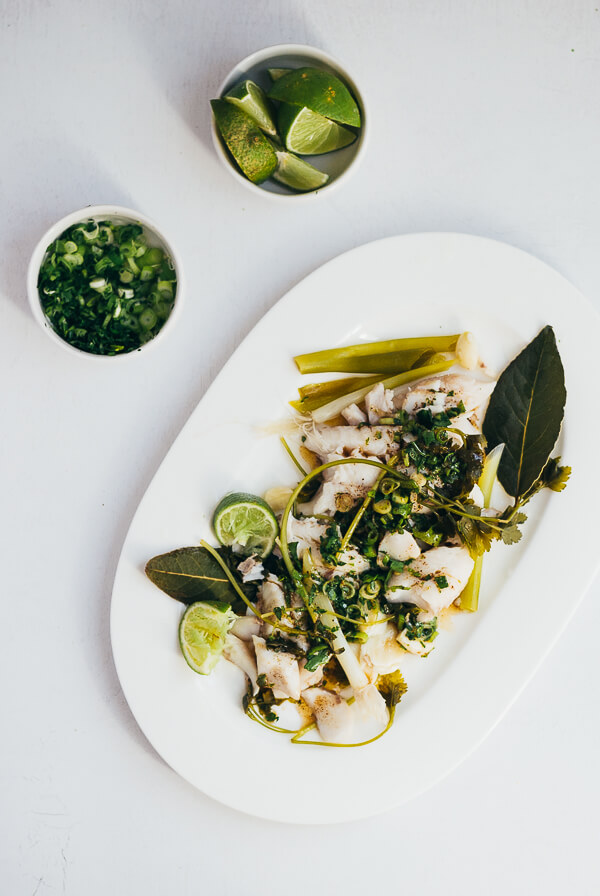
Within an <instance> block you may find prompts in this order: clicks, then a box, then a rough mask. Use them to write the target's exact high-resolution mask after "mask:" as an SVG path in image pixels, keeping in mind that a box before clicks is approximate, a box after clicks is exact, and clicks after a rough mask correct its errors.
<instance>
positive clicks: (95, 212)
mask: <svg viewBox="0 0 600 896" xmlns="http://www.w3.org/2000/svg"><path fill="white" fill-rule="evenodd" d="M90 220H92V221H113V222H114V223H116V224H141V225H142V227H143V228H144V234H145V236H146V239H147V241H148V245H149V246H156V247H158V248H160V249H162V250H163V252H165V254H166V255H168V256H169V258H170V259H171V261H172V263H173V267H174V270H175V276H176V278H177V285H176V289H175V302H174V304H173V309H172V311H171V313H170V315H169V317H168V318H167V320H166V321H165V323H164V324H163V326H162V327H161V329H160V330H159V331H158V333H157V334H156V336H155V337H154V338H153V339H151V340H150V341H149V342H145V343H144V344H143V345H141V346H140V347H139V348H138V349H134V350H133V351H130V352H124V353H123V354H122V355H97V354H94V353H93V352H86V351H83V350H82V349H79V348H75V346H73V345H71V344H70V343H68V342H66V340H64V339H63V338H62V337H61V336H59V335H58V333H57V332H56V331H55V330H54V329H53V327H52V324H51V323H50V321H49V320H48V318H47V317H46V315H45V314H44V311H43V309H42V305H41V302H40V296H39V292H38V287H37V281H38V275H39V272H40V267H41V265H42V262H43V260H44V256H45V254H46V251H47V249H48V247H49V246H50V245H51V243H53V242H54V240H55V239H57V237H59V236H60V235H61V233H63V232H64V231H65V230H67V229H68V228H69V227H72V226H73V224H78V223H79V222H84V221H90ZM183 293H184V284H183V270H182V265H181V260H180V258H179V254H178V252H177V250H176V249H175V248H174V246H173V244H172V243H171V242H170V240H168V239H167V237H166V236H165V234H164V233H163V231H162V230H160V229H159V228H158V227H157V226H156V224H155V223H154V222H153V221H151V220H150V219H149V218H147V217H146V216H145V215H141V214H140V213H139V212H136V211H134V210H133V209H130V208H122V207H121V206H119V205H90V206H88V207H87V208H81V209H79V210H78V211H76V212H71V214H70V215H65V217H64V218H61V219H60V221H57V222H56V224H53V225H52V227H50V228H49V229H48V230H47V231H46V233H45V234H44V235H43V237H42V238H41V239H40V241H39V242H38V244H37V246H36V247H35V249H34V250H33V254H32V256H31V259H30V261H29V267H28V269H27V296H28V298H29V304H30V306H31V311H32V313H33V316H34V317H35V319H36V320H37V322H38V323H39V325H40V326H41V327H42V328H43V330H44V332H45V333H46V334H47V335H48V336H49V337H50V339H52V341H53V342H55V343H57V344H58V345H61V346H62V347H63V348H64V349H67V351H69V352H71V354H76V355H79V357H85V358H95V359H98V360H101V361H114V360H115V359H119V358H131V357H135V356H137V355H139V354H140V352H142V351H144V352H146V351H147V350H148V349H149V348H150V347H152V346H156V345H157V344H158V343H159V342H162V340H163V339H164V338H165V336H166V335H167V333H169V332H170V331H171V330H172V329H173V327H174V326H175V322H176V320H177V318H178V317H179V315H180V313H181V306H182V302H183Z"/></svg>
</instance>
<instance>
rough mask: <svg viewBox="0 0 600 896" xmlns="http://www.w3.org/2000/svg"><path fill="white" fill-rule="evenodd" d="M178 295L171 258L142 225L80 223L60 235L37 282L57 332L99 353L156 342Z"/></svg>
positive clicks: (125, 349)
mask: <svg viewBox="0 0 600 896" xmlns="http://www.w3.org/2000/svg"><path fill="white" fill-rule="evenodd" d="M124 284H126V288H125V289H124V288H123V285H124ZM176 290H177V282H176V276H175V271H174V268H173V263H172V261H171V259H170V258H169V257H168V256H167V255H166V254H165V253H164V252H163V250H162V249H159V248H158V247H155V246H149V245H148V243H147V239H146V235H145V233H144V229H143V227H142V226H141V225H140V224H114V223H113V222H111V221H97V222H96V221H92V220H90V221H83V222H81V223H79V224H75V225H74V226H72V227H70V228H69V229H68V230H66V231H65V232H64V233H62V234H61V235H60V236H59V237H58V239H56V240H55V241H54V242H53V243H52V244H51V245H50V246H48V249H47V251H46V255H45V257H44V261H43V263H42V266H41V268H40V273H39V277H38V291H39V295H40V302H41V305H42V309H43V311H44V314H45V315H46V317H47V318H48V321H49V322H50V324H51V325H52V328H53V329H54V331H55V332H56V333H57V334H58V335H59V336H60V337H61V338H62V339H64V340H65V341H66V342H68V343H69V344H70V345H72V346H74V347H75V348H78V349H81V351H84V352H90V353H91V354H95V355H117V354H120V355H122V354H126V353H127V352H132V351H135V350H136V349H139V348H141V346H142V345H143V344H144V343H145V342H149V341H150V340H151V339H153V338H154V337H155V336H156V334H157V333H158V332H159V330H160V329H161V327H162V326H163V324H164V323H165V321H166V319H167V318H168V316H169V314H170V313H171V311H172V309H173V304H174V301H175V294H176Z"/></svg>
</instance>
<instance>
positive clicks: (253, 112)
mask: <svg viewBox="0 0 600 896" xmlns="http://www.w3.org/2000/svg"><path fill="white" fill-rule="evenodd" d="M225 99H226V100H227V102H229V103H233V105H234V106H237V107H238V109H241V110H242V112H245V113H246V114H247V115H249V116H250V118H251V119H252V120H253V121H254V122H256V124H257V125H258V126H259V128H260V129H261V131H264V132H265V134H269V136H270V137H275V136H277V129H276V127H275V122H274V121H273V116H272V111H271V108H270V103H269V101H268V99H267V97H266V94H265V92H264V90H262V88H261V87H259V86H258V84H255V83H254V81H241V82H240V83H239V84H236V86H235V87H232V88H231V90H230V91H229V92H228V93H226V94H225Z"/></svg>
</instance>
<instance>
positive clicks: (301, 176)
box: [273, 152, 329, 192]
mask: <svg viewBox="0 0 600 896" xmlns="http://www.w3.org/2000/svg"><path fill="white" fill-rule="evenodd" d="M277 162H278V164H277V168H276V169H275V172H274V174H273V177H274V178H275V180H278V181H279V183H280V184H285V186H286V187H291V189H292V190H300V191H301V192H307V191H308V190H318V189H319V187H322V186H324V185H325V184H326V183H327V181H328V180H329V175H328V174H325V172H324V171H319V169H318V168H315V167H314V166H313V165H310V164H309V163H308V162H305V161H304V159H299V158H298V156H295V155H293V153H291V152H278V153H277Z"/></svg>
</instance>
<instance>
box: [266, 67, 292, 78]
mask: <svg viewBox="0 0 600 896" xmlns="http://www.w3.org/2000/svg"><path fill="white" fill-rule="evenodd" d="M291 71H292V69H291V68H268V69H267V73H268V75H269V78H270V79H271V81H278V80H279V79H280V78H283V76H284V75H287V73H288V72H291Z"/></svg>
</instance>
